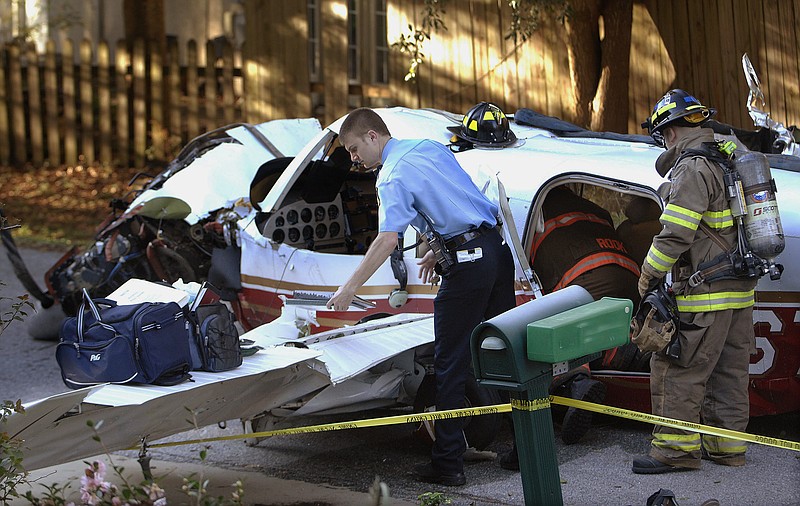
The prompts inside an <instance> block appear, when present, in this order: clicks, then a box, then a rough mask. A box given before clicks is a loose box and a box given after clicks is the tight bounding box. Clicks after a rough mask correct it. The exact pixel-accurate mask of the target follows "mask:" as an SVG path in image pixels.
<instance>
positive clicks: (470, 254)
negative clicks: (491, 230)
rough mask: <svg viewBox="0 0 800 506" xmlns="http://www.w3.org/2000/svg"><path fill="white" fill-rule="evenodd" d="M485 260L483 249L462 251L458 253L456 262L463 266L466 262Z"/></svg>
mask: <svg viewBox="0 0 800 506" xmlns="http://www.w3.org/2000/svg"><path fill="white" fill-rule="evenodd" d="M481 258H483V250H482V249H481V248H472V249H462V250H458V251H456V262H458V263H460V264H462V263H464V262H474V261H475V260H479V259H481Z"/></svg>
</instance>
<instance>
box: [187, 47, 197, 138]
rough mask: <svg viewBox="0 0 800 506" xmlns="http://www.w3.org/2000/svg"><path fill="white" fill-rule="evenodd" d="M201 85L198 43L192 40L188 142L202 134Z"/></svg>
mask: <svg viewBox="0 0 800 506" xmlns="http://www.w3.org/2000/svg"><path fill="white" fill-rule="evenodd" d="M199 85H200V84H199V82H198V80H197V42H195V41H194V40H190V41H189V47H188V49H187V51H186V100H187V104H186V107H187V109H188V111H187V114H186V134H187V135H186V137H187V139H188V140H192V139H194V138H195V137H197V136H198V135H199V134H200V126H199V125H198V119H197V117H198V115H199V112H200V108H199V104H198V102H197V88H198V86H199Z"/></svg>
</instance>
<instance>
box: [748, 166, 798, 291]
mask: <svg viewBox="0 0 800 506" xmlns="http://www.w3.org/2000/svg"><path fill="white" fill-rule="evenodd" d="M736 170H737V171H738V172H739V177H741V180H742V186H743V187H744V197H745V204H746V206H747V215H745V217H744V230H745V237H746V238H747V243H748V244H749V246H750V249H751V250H752V251H753V253H755V254H756V255H758V256H759V257H761V258H762V259H764V260H765V261H766V263H767V265H766V268H767V270H768V271H769V274H770V279H773V280H775V279H780V276H781V268H780V267H779V266H778V265H776V264H775V257H776V256H778V254H780V253H781V252H782V251H783V248H784V247H785V246H786V242H785V240H784V236H783V226H782V225H781V217H780V214H779V213H778V201H777V200H776V197H775V193H776V192H777V188H776V186H775V180H774V179H772V174H771V173H770V169H769V162H768V161H767V157H766V156H764V154H763V153H759V152H756V151H746V152H741V153H740V152H737V153H736Z"/></svg>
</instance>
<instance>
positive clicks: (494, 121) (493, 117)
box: [447, 102, 517, 148]
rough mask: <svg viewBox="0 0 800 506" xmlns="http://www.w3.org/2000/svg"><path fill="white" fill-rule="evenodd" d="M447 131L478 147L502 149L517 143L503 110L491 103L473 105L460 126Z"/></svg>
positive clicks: (449, 128)
mask: <svg viewBox="0 0 800 506" xmlns="http://www.w3.org/2000/svg"><path fill="white" fill-rule="evenodd" d="M447 129H448V130H450V131H451V132H453V133H454V134H456V136H457V137H458V138H459V139H462V140H464V141H468V142H471V143H473V144H474V145H476V146H478V147H485V148H502V147H504V146H508V145H510V144H513V143H515V142H516V141H517V136H516V135H514V132H512V131H511V128H510V127H509V126H508V118H506V115H505V114H504V113H503V110H502V109H500V108H499V107H497V106H496V105H495V104H493V103H491V102H481V103H479V104H477V105H475V106H474V107H473V108H472V109H470V110H469V111H467V114H465V115H464V119H463V120H462V121H461V125H459V126H457V127H447Z"/></svg>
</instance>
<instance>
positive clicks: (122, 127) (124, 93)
mask: <svg viewBox="0 0 800 506" xmlns="http://www.w3.org/2000/svg"><path fill="white" fill-rule="evenodd" d="M128 59H129V58H128V46H127V45H126V44H125V41H124V40H118V41H117V53H116V56H115V65H114V69H115V76H114V81H115V82H116V90H115V92H116V96H117V100H116V118H117V128H116V134H117V136H116V139H117V150H118V151H117V159H118V160H119V164H120V165H124V166H128V164H130V163H131V155H130V142H129V140H130V135H131V133H130V132H131V129H130V126H129V125H128V117H129V116H128V107H129V101H128V83H127V81H126V79H125V76H126V75H127V73H128Z"/></svg>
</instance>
